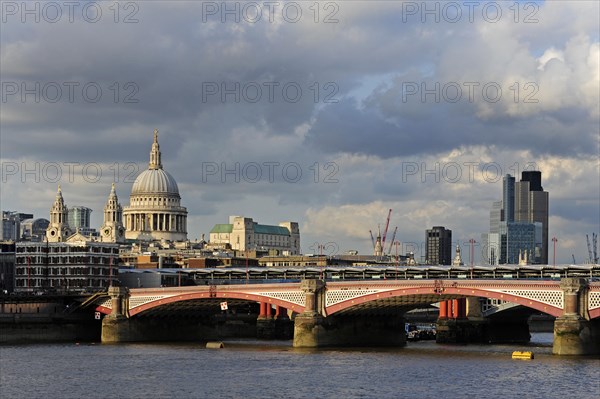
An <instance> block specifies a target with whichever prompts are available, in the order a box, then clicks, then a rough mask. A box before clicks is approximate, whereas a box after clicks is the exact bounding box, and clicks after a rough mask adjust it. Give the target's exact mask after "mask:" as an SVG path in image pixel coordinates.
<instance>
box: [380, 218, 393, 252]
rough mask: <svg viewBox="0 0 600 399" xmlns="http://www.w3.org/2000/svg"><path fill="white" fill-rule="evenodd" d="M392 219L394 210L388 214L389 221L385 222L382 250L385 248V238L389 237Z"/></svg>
mask: <svg viewBox="0 0 600 399" xmlns="http://www.w3.org/2000/svg"><path fill="white" fill-rule="evenodd" d="M391 217H392V210H391V209H390V211H389V212H388V217H387V221H386V222H385V230H384V231H383V238H382V240H381V249H382V250H383V249H384V248H385V236H387V232H388V228H389V227H390V218H391Z"/></svg>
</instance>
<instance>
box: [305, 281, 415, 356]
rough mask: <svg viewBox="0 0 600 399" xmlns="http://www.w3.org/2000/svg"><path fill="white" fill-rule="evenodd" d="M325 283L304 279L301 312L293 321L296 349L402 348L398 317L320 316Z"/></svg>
mask: <svg viewBox="0 0 600 399" xmlns="http://www.w3.org/2000/svg"><path fill="white" fill-rule="evenodd" d="M324 288H325V284H324V282H323V281H321V280H303V281H302V290H303V291H304V293H305V308H304V312H302V313H300V314H298V315H296V318H295V319H294V341H293V346H294V347H296V348H319V347H327V346H404V345H406V335H405V332H404V318H403V317H402V316H397V315H369V314H347V315H339V316H337V315H330V316H323V313H324V308H325V289H324Z"/></svg>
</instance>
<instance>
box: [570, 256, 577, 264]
mask: <svg viewBox="0 0 600 399" xmlns="http://www.w3.org/2000/svg"><path fill="white" fill-rule="evenodd" d="M571 256H572V257H573V264H574V265H576V264H577V261H576V260H575V254H571Z"/></svg>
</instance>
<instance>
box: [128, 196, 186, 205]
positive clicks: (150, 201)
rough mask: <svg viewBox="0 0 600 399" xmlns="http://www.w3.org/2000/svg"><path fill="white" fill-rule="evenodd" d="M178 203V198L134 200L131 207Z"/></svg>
mask: <svg viewBox="0 0 600 399" xmlns="http://www.w3.org/2000/svg"><path fill="white" fill-rule="evenodd" d="M175 203H177V198H159V197H154V198H133V199H132V200H131V205H169V204H175Z"/></svg>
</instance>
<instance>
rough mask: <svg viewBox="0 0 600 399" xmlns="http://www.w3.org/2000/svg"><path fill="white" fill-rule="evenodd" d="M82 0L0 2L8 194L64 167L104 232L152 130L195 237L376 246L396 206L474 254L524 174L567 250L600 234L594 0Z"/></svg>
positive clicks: (29, 189)
mask: <svg viewBox="0 0 600 399" xmlns="http://www.w3.org/2000/svg"><path fill="white" fill-rule="evenodd" d="M69 4H70V5H65V4H64V3H63V2H28V3H27V9H25V3H23V2H12V1H3V2H2V24H1V25H0V29H1V32H0V33H1V35H0V44H1V47H2V50H1V56H0V77H1V81H2V102H1V104H0V105H1V115H0V123H1V126H0V127H1V136H0V137H1V138H0V144H1V146H0V151H1V162H2V181H1V185H2V190H1V204H0V205H1V208H2V209H3V210H18V211H23V212H32V213H34V214H35V215H36V216H39V217H48V216H49V215H48V214H49V208H50V206H51V204H52V202H53V200H54V195H55V192H56V186H57V184H61V186H62V189H63V195H64V198H65V202H66V203H67V205H68V206H73V205H85V206H88V207H90V208H92V209H94V213H93V220H92V221H93V223H94V225H95V226H96V227H98V226H99V225H100V224H101V219H102V207H103V205H104V202H105V200H106V197H107V195H108V193H109V191H110V184H111V182H113V181H115V182H116V186H117V193H118V195H119V198H120V200H121V203H122V204H123V205H127V204H128V202H129V198H128V197H129V192H130V190H131V185H132V183H133V181H134V179H135V176H136V175H137V173H139V172H140V171H142V170H143V169H145V168H146V167H147V162H148V156H149V151H150V144H151V141H152V132H153V130H154V129H155V128H157V129H159V130H160V136H159V139H160V144H161V150H162V155H163V165H164V167H165V169H166V170H167V171H168V172H169V173H171V174H172V175H173V176H174V177H175V178H176V180H177V182H178V184H179V189H180V193H181V197H182V203H183V205H184V206H186V207H187V209H188V212H189V216H188V226H189V229H188V230H189V237H190V238H191V239H195V238H198V237H199V236H200V235H201V234H202V233H208V232H209V231H210V229H211V228H212V226H213V225H214V224H216V223H226V222H227V219H228V215H245V216H248V217H253V218H254V220H255V221H258V222H260V223H265V224H277V223H278V222H280V221H284V220H293V221H298V222H299V223H300V226H301V233H302V251H303V252H305V253H316V252H318V245H319V244H322V245H326V251H325V252H328V253H336V252H337V253H343V252H345V251H347V250H350V249H356V250H359V251H360V252H361V253H369V252H371V250H372V249H371V242H370V238H369V230H373V231H374V232H376V230H377V228H378V225H379V224H381V225H382V229H383V227H384V225H385V219H386V216H387V211H388V209H390V208H391V209H393V213H392V218H391V222H390V233H389V235H391V232H392V231H393V228H395V227H396V226H397V227H398V234H397V236H396V240H398V241H400V242H401V243H402V246H401V247H400V251H402V252H405V251H407V250H414V251H416V252H417V256H419V255H423V253H422V250H423V248H422V244H423V241H424V231H425V229H427V228H430V227H431V226H434V225H443V226H446V227H447V228H450V229H452V230H453V240H454V241H456V243H458V244H460V245H461V246H463V248H464V251H465V253H466V254H468V250H467V246H468V240H469V239H470V238H474V239H476V240H477V241H480V235H481V233H482V232H485V231H487V229H488V227H489V208H490V205H491V202H492V201H495V200H498V199H500V196H501V191H502V184H501V176H502V175H503V174H505V173H510V174H513V175H517V176H520V173H521V171H522V170H531V169H536V170H541V171H542V178H543V181H542V184H543V187H544V189H545V190H547V191H549V193H550V227H549V234H550V237H553V236H556V237H557V238H558V245H557V261H558V262H570V261H571V254H575V257H576V259H577V261H578V262H582V261H583V260H584V259H585V258H586V257H587V249H586V244H585V234H586V233H587V234H590V235H591V233H592V232H598V231H599V230H600V211H599V208H600V183H599V181H600V171H599V137H600V125H599V124H600V122H599V117H600V105H599V91H600V76H599V75H600V60H599V58H600V49H599V48H600V45H599V20H598V18H599V17H598V15H599V3H598V2H595V1H547V2H517V3H515V2H514V1H510V2H492V3H489V2H460V1H459V2H435V1H428V2H426V3H424V2H401V1H324V2H318V3H316V4H315V2H314V1H312V0H311V1H306V2H305V1H298V2H289V1H279V2H243V1H242V2H229V3H226V4H225V3H222V2H193V1H137V2H134V1H131V2H128V1H121V2H114V1H100V2H93V3H89V2H77V1H75V2H72V3H69ZM388 237H389V238H388V242H389V241H390V240H391V237H390V236H388ZM550 244H551V243H550ZM394 252H395V248H394ZM551 254H552V247H551V246H550V258H551V256H552V255H551ZM467 260H468V259H467ZM478 260H479V259H478V256H477V259H476V261H478Z"/></svg>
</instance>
